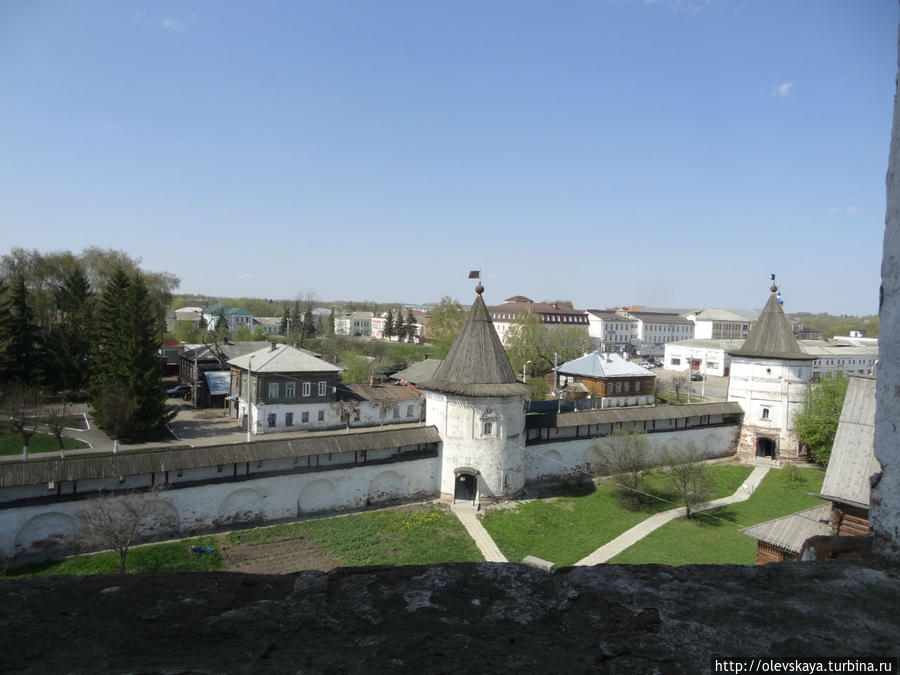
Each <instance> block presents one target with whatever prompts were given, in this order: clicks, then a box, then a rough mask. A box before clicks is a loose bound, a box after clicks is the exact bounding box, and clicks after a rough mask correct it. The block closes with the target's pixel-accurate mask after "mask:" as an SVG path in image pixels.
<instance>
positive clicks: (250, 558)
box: [220, 537, 342, 574]
mask: <svg viewBox="0 0 900 675" xmlns="http://www.w3.org/2000/svg"><path fill="white" fill-rule="evenodd" d="M220 541H221V544H220V545H221V547H222V562H223V564H224V568H225V570H227V571H229V572H245V573H247V574H291V573H293V572H302V571H303V570H320V571H322V572H328V571H330V570H333V569H334V568H335V567H340V566H341V564H342V563H341V561H340V560H338V559H337V558H335V557H333V556H331V555H329V554H327V553H325V552H324V551H322V550H321V549H319V548H317V547H316V546H314V545H313V544H312V543H310V542H309V541H308V540H306V539H304V538H303V537H296V538H294V539H284V540H282V541H273V542H269V543H265V544H252V545H238V546H232V545H229V544H228V543H227V541H226V539H225V538H224V537H222V538H221V540H220Z"/></svg>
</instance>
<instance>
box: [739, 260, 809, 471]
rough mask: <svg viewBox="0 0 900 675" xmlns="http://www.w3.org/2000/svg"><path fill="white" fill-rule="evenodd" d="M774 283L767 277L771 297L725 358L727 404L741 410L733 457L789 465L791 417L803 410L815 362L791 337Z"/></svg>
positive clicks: (793, 441)
mask: <svg viewBox="0 0 900 675" xmlns="http://www.w3.org/2000/svg"><path fill="white" fill-rule="evenodd" d="M774 280H775V277H774V275H772V281H773V283H772V287H771V288H770V289H769V290H770V291H771V293H772V294H771V296H769V301H768V302H767V303H766V306H765V307H764V308H763V310H762V312H761V313H760V315H759V318H758V319H757V321H756V323H755V324H754V325H753V327H752V328H751V329H750V334H749V335H748V336H747V339H746V340H745V341H744V344H743V345H742V346H741V348H740V349H738V350H736V351H732V352H729V353H730V354H731V376H730V378H729V380H728V400H729V401H737V402H738V403H740V404H741V407H742V408H743V409H744V423H743V425H742V426H741V435H740V439H739V441H738V448H737V451H738V453H740V454H743V455H752V456H756V457H770V458H772V459H776V458H784V459H791V458H796V457H798V456H799V455H800V444H799V442H798V440H797V435H796V433H795V432H794V416H795V415H796V414H797V413H798V412H799V411H801V410H802V409H803V407H804V405H805V404H806V399H807V396H808V394H809V383H810V380H811V379H812V362H813V361H814V360H815V357H814V356H810V355H809V354H807V353H806V352H804V351H803V350H802V349H801V348H800V344H799V343H798V342H797V339H796V338H795V337H794V332H793V330H792V328H791V324H790V322H789V321H788V319H787V317H786V316H785V315H784V312H783V311H782V309H781V303H779V302H778V295H777V294H778V286H776V285H775V283H774Z"/></svg>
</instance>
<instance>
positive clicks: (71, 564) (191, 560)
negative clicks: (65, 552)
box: [7, 536, 222, 577]
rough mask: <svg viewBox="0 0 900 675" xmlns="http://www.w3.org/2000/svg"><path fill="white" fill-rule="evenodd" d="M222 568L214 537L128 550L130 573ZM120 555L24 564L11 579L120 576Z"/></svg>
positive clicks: (9, 571) (80, 557) (9, 572)
mask: <svg viewBox="0 0 900 675" xmlns="http://www.w3.org/2000/svg"><path fill="white" fill-rule="evenodd" d="M191 546H203V547H206V546H212V548H213V551H212V553H203V554H202V555H197V554H196V553H191V552H190V551H189V548H190V547H191ZM221 567H222V558H221V556H220V554H219V550H218V543H217V542H216V538H215V537H212V536H207V537H195V538H192V539H182V540H181V541H176V542H169V543H165V544H149V545H147V546H140V547H138V548H133V549H131V550H130V551H128V557H127V558H126V563H125V569H126V570H127V572H128V573H129V574H149V573H151V572H213V571H215V570H218V569H220V568H221ZM118 571H119V556H118V555H117V554H115V553H95V554H91V555H79V556H74V557H72V558H66V559H65V560H61V561H52V562H45V563H38V564H34V565H24V566H22V567H16V568H12V569H10V570H8V572H7V576H11V577H12V576H17V577H18V576H29V577H35V576H46V575H49V574H117V573H118Z"/></svg>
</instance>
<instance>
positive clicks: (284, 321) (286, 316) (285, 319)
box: [278, 305, 291, 336]
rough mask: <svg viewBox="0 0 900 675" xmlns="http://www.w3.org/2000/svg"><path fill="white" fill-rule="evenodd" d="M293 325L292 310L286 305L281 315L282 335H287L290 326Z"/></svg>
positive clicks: (280, 332) (280, 331)
mask: <svg viewBox="0 0 900 675" xmlns="http://www.w3.org/2000/svg"><path fill="white" fill-rule="evenodd" d="M290 325H291V310H290V309H288V306H287V305H285V306H284V313H283V314H282V315H281V329H280V330H279V331H278V333H279V334H280V335H284V336H287V334H288V327H289V326H290Z"/></svg>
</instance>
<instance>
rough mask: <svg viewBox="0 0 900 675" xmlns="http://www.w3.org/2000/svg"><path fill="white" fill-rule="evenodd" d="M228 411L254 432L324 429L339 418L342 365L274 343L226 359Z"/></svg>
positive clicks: (243, 425)
mask: <svg viewBox="0 0 900 675" xmlns="http://www.w3.org/2000/svg"><path fill="white" fill-rule="evenodd" d="M228 365H229V366H230V367H231V396H230V397H229V398H230V399H231V414H232V417H234V418H235V419H237V420H240V424H241V428H242V429H247V425H248V424H249V425H250V431H251V432H252V433H254V434H264V433H267V432H268V433H271V432H274V431H290V430H294V429H297V430H302V429H326V428H329V427H333V426H336V425H338V424H339V423H340V417H339V414H338V413H337V411H336V410H335V409H334V406H333V403H334V402H335V400H336V397H335V389H336V387H337V383H338V374H339V373H340V370H341V369H340V368H338V367H337V366H335V365H332V364H330V363H328V362H327V361H323V360H322V359H320V358H318V357H316V356H313V355H312V354H310V353H309V352H307V351H304V350H302V349H295V348H294V347H290V346H288V345H284V344H276V343H274V342H273V343H272V344H271V345H269V346H267V347H264V348H263V349H259V350H257V351H255V352H251V353H249V354H244V355H243V356H239V357H237V358H234V359H231V360H230V361H228Z"/></svg>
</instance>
